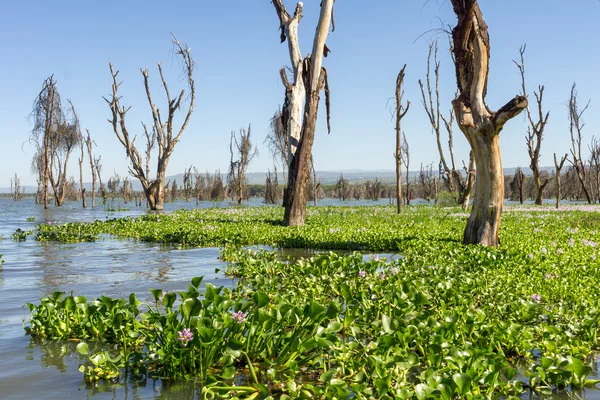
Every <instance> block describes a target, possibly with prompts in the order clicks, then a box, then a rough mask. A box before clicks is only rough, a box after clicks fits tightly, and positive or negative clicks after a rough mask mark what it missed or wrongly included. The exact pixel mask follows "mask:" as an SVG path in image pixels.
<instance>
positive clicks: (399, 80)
mask: <svg viewBox="0 0 600 400" xmlns="http://www.w3.org/2000/svg"><path fill="white" fill-rule="evenodd" d="M405 70H406V64H404V67H402V69H401V70H400V72H399V73H398V77H397V78H396V154H395V158H396V205H397V208H398V214H400V213H401V212H402V128H401V123H402V118H404V116H405V115H406V113H407V112H408V109H409V108H410V101H408V102H406V108H404V112H403V111H402V109H403V107H402V95H403V94H404V91H403V90H402V83H403V82H404V75H405V74H404V71H405Z"/></svg>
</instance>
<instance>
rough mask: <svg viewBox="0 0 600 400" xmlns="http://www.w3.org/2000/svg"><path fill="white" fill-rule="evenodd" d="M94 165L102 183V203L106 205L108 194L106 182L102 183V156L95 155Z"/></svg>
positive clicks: (99, 181)
mask: <svg viewBox="0 0 600 400" xmlns="http://www.w3.org/2000/svg"><path fill="white" fill-rule="evenodd" d="M94 167H95V169H96V173H97V174H98V183H99V184H100V196H102V204H103V205H106V199H107V198H108V194H107V192H106V187H105V186H104V183H102V156H97V157H94Z"/></svg>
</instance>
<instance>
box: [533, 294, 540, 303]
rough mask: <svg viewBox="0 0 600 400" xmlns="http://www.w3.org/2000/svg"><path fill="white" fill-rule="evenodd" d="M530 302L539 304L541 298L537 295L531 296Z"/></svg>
mask: <svg viewBox="0 0 600 400" xmlns="http://www.w3.org/2000/svg"><path fill="white" fill-rule="evenodd" d="M531 300H533V301H535V302H536V303H539V302H540V301H542V296H541V295H539V294H532V295H531Z"/></svg>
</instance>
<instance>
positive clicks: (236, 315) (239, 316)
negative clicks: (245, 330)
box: [233, 310, 246, 324]
mask: <svg viewBox="0 0 600 400" xmlns="http://www.w3.org/2000/svg"><path fill="white" fill-rule="evenodd" d="M245 319H246V314H244V313H243V312H242V311H241V310H240V311H238V312H235V313H233V320H234V321H235V322H237V323H238V324H241V323H242V322H244V320H245Z"/></svg>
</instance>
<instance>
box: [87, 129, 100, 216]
mask: <svg viewBox="0 0 600 400" xmlns="http://www.w3.org/2000/svg"><path fill="white" fill-rule="evenodd" d="M85 132H86V133H87V136H86V138H85V145H86V147H87V153H88V158H89V161H90V170H91V172H92V208H94V207H96V175H97V171H96V165H95V164H94V156H93V154H92V145H93V144H94V142H93V141H92V137H91V136H90V131H89V130H88V129H86V130H85Z"/></svg>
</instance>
